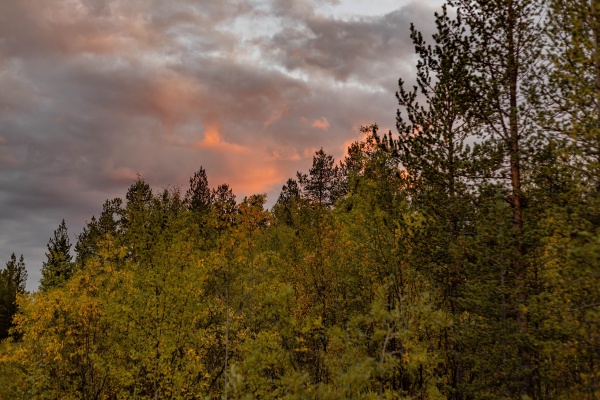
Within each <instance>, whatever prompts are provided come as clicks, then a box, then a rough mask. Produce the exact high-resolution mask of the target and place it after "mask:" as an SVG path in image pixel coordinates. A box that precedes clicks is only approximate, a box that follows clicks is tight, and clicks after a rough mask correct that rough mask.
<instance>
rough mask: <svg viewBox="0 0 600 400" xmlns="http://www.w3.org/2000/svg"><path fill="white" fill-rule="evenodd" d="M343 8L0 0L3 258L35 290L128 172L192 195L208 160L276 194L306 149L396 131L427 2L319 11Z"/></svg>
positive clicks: (277, 2)
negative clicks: (365, 128)
mask: <svg viewBox="0 0 600 400" xmlns="http://www.w3.org/2000/svg"><path fill="white" fill-rule="evenodd" d="M336 4H337V7H343V6H344V2H343V1H328V2H327V1H324V2H316V1H309V0H293V1H292V0H254V1H246V0H220V1H208V0H205V1H196V0H175V1H168V2H167V1H163V0H160V1H159V0H28V1H1V2H0V262H2V263H3V262H5V261H6V260H8V258H9V256H10V253H11V252H13V251H14V252H17V253H24V254H25V259H26V262H27V264H28V268H29V276H30V280H29V288H30V289H35V287H36V286H37V281H38V279H39V268H40V267H41V263H42V260H43V258H44V251H45V244H46V243H47V241H48V238H49V237H50V236H51V235H52V231H53V230H54V229H55V228H56V227H57V226H58V224H59V223H60V221H61V219H62V218H65V220H66V222H67V226H68V227H69V230H70V233H71V239H72V241H73V242H75V234H76V233H77V232H79V231H80V230H81V228H82V226H83V224H84V222H85V220H89V219H90V218H91V216H92V215H93V214H98V212H99V211H100V209H101V206H102V203H103V202H104V200H105V199H107V198H112V197H115V196H120V197H123V196H124V193H125V191H126V190H127V187H128V186H129V185H130V184H131V182H132V181H133V180H134V179H135V178H136V176H137V174H141V176H142V177H143V178H144V179H146V180H147V181H148V182H149V183H150V184H152V185H153V187H155V188H157V189H161V188H165V187H168V186H170V187H173V185H181V186H182V187H183V189H184V190H185V185H186V184H187V180H188V177H189V176H191V175H192V174H193V173H194V171H196V170H197V169H198V168H199V167H200V166H201V165H202V166H204V167H205V169H206V170H207V171H208V176H209V182H210V184H211V185H212V186H216V185H218V184H220V183H223V182H227V183H229V184H230V185H231V186H232V187H233V189H234V191H235V192H236V194H237V195H238V197H240V198H241V197H243V196H244V195H249V194H252V193H255V192H267V193H268V194H269V196H270V198H271V204H272V201H273V200H274V199H275V198H276V196H277V194H278V191H279V189H280V187H281V185H282V184H283V183H284V182H285V180H286V179H287V178H288V177H292V176H294V174H295V171H297V170H306V169H307V167H308V166H309V165H310V162H311V159H312V155H313V154H314V151H315V150H317V149H319V148H320V147H324V148H325V150H326V151H328V152H330V153H332V154H334V155H335V156H336V157H337V158H340V157H342V156H343V153H344V150H345V147H346V146H347V145H348V144H349V143H350V142H351V141H352V140H356V139H358V138H359V128H360V126H361V125H367V124H370V123H373V122H378V123H380V124H381V125H383V126H384V127H385V128H391V127H392V126H393V125H394V115H395V108H396V102H395V98H394V91H395V89H396V82H397V79H398V77H400V76H403V78H405V79H406V80H407V81H410V80H411V75H412V73H413V71H412V68H413V61H412V53H413V50H412V45H411V43H410V38H409V37H408V27H409V22H410V21H414V22H415V23H416V24H417V25H418V26H419V27H421V28H423V29H424V30H425V33H427V32H428V29H431V26H432V25H433V24H432V20H433V16H432V14H433V9H432V8H430V7H428V6H427V5H424V4H423V2H417V1H414V2H412V3H407V4H406V5H404V6H402V7H400V8H399V9H397V10H390V11H389V12H388V13H386V14H383V15H380V16H370V17H365V16H362V17H361V16H358V15H357V16H353V17H341V16H336V15H330V16H328V15H326V14H324V13H323V12H322V10H321V9H320V8H319V7H321V6H323V5H336ZM346 11H347V14H352V9H351V8H348V9H347V10H346Z"/></svg>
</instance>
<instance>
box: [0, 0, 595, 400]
mask: <svg viewBox="0 0 600 400" xmlns="http://www.w3.org/2000/svg"><path fill="white" fill-rule="evenodd" d="M435 23H436V33H435V34H434V35H433V37H432V38H427V37H424V35H423V34H422V33H421V32H420V31H419V30H418V27H415V26H411V27H410V35H411V38H412V41H413V44H414V47H415V60H416V61H417V67H416V76H415V77H404V79H405V80H403V79H400V81H399V87H398V92H397V93H396V97H397V100H398V112H397V132H387V133H382V132H380V131H379V128H378V126H377V125H376V124H373V125H371V126H366V127H363V128H362V133H363V139H362V140H361V141H357V142H355V143H353V144H352V145H351V146H350V147H349V148H348V150H347V155H346V156H345V157H344V158H343V159H342V160H337V161H336V160H334V158H333V157H332V156H331V155H329V154H327V153H326V152H325V151H324V150H323V149H321V150H319V151H317V152H316V153H315V154H314V157H313V161H312V167H311V168H310V169H309V170H308V171H307V172H298V173H297V175H296V176H294V177H292V178H290V179H289V180H288V181H287V182H286V183H285V185H283V187H282V189H281V194H280V195H279V198H278V199H277V201H276V203H275V204H274V206H273V207H272V208H271V209H267V208H266V207H265V204H266V196H265V195H264V194H256V195H253V196H249V197H246V198H244V199H241V201H239V200H238V199H236V196H235V195H234V193H233V191H232V188H230V187H229V186H228V185H227V184H221V185H219V186H217V187H216V188H211V186H210V185H209V183H208V180H207V175H206V171H205V170H204V169H203V168H202V167H200V168H199V169H198V171H197V172H196V173H195V174H194V176H193V177H191V179H190V181H189V187H187V188H184V189H178V188H176V187H175V188H168V189H156V188H151V187H150V185H149V184H148V183H146V181H144V179H143V178H142V177H140V178H138V179H137V180H136V181H135V182H133V183H132V184H131V186H130V187H129V189H128V190H127V193H126V194H125V197H124V198H123V199H121V198H115V199H111V200H107V201H106V202H105V204H104V206H103V208H102V210H101V211H100V212H99V214H98V216H97V217H92V218H91V220H90V221H89V222H88V223H87V226H86V227H85V228H84V229H83V231H82V232H80V233H79V234H78V235H77V236H76V238H77V240H76V243H74V244H71V242H70V239H69V234H68V232H67V227H66V224H65V222H64V221H63V222H62V223H61V224H60V225H59V226H58V228H57V229H56V231H55V232H54V236H53V237H52V238H50V241H49V243H48V250H47V253H46V257H47V260H46V261H45V262H44V265H43V268H42V274H43V277H42V279H41V282H40V286H39V289H38V290H37V291H35V292H33V293H29V292H26V290H25V280H26V276H27V273H26V268H25V260H24V259H23V257H22V256H21V257H20V258H18V257H17V256H16V255H15V254H13V255H12V257H11V258H10V260H9V261H8V262H7V263H6V266H5V267H4V268H3V269H1V270H0V340H1V342H0V399H126V398H131V399H200V398H206V399H211V398H213V399H214V398H222V399H275V398H278V399H279V398H282V399H455V400H466V399H598V398H600V49H599V44H598V41H599V37H600V2H599V1H598V0H546V1H543V0H489V1H487V0H448V2H447V4H446V5H445V6H444V7H443V8H441V9H440V11H439V12H438V13H436V14H435ZM398 28H399V29H398V30H399V32H400V31H402V30H403V29H405V28H406V27H404V28H403V27H398ZM399 34H400V33H399ZM405 81H411V82H412V81H415V82H416V86H414V87H412V86H409V85H407V84H406V82H405ZM392 95H393V94H392ZM392 112H393V110H392Z"/></svg>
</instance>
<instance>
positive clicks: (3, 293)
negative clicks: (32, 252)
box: [0, 253, 27, 341]
mask: <svg viewBox="0 0 600 400" xmlns="http://www.w3.org/2000/svg"><path fill="white" fill-rule="evenodd" d="M26 283H27V270H26V269H25V262H24V260H23V255H21V257H19V260H18V261H17V257H16V256H15V253H13V254H12V255H11V256H10V261H8V262H7V263H6V267H5V268H4V269H2V270H0V341H1V340H3V339H6V338H7V337H8V336H9V330H10V328H12V327H13V322H12V320H13V317H14V315H15V314H16V313H17V311H18V307H17V303H16V299H17V295H18V294H23V293H25V284H26Z"/></svg>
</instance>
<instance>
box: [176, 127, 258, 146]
mask: <svg viewBox="0 0 600 400" xmlns="http://www.w3.org/2000/svg"><path fill="white" fill-rule="evenodd" d="M188 147H192V148H195V149H211V150H216V151H221V152H224V153H247V152H248V149H247V148H246V147H244V146H241V145H239V144H235V143H229V142H226V141H225V140H223V138H222V137H221V132H220V131H219V128H218V126H217V125H216V124H210V125H208V126H207V127H206V129H205V130H204V139H202V140H199V141H197V142H194V143H191V144H189V145H188Z"/></svg>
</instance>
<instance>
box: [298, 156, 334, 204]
mask: <svg viewBox="0 0 600 400" xmlns="http://www.w3.org/2000/svg"><path fill="white" fill-rule="evenodd" d="M341 172H342V171H341V170H340V168H339V167H338V166H336V165H335V161H334V159H333V157H332V156H331V155H329V154H326V153H325V152H324V151H323V149H322V148H321V149H320V150H318V151H316V152H315V155H314V157H313V163H312V167H311V168H310V170H309V171H308V175H307V174H302V173H300V172H298V173H297V181H298V184H299V185H300V187H301V188H302V193H303V194H304V195H305V196H306V197H307V198H308V199H310V200H311V201H313V202H314V203H316V204H319V205H320V206H323V207H333V205H334V204H335V202H336V200H337V199H339V198H341V197H342V196H343V195H344V194H345V190H344V177H343V176H342V173H341Z"/></svg>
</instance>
